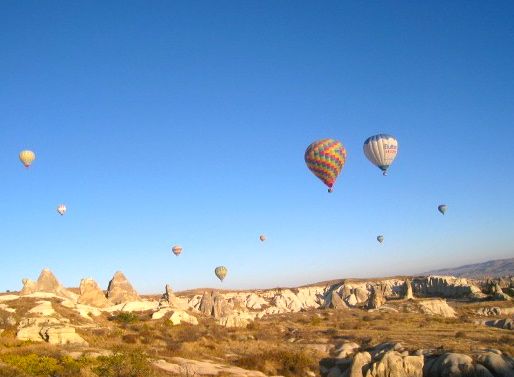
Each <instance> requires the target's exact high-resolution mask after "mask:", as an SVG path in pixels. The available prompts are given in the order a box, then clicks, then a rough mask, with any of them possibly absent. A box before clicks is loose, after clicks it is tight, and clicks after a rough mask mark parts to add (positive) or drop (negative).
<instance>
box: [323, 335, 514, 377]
mask: <svg viewBox="0 0 514 377" xmlns="http://www.w3.org/2000/svg"><path fill="white" fill-rule="evenodd" d="M352 355H353V352H350V353H348V356H349V357H347V358H344V359H341V358H334V357H332V358H327V359H323V360H321V362H320V372H321V376H322V377H343V376H344V377H514V359H513V358H512V357H510V356H508V355H504V354H502V353H501V352H500V351H495V350H486V351H477V352H475V353H474V354H472V355H471V356H470V355H465V354H458V353H443V354H439V353H437V352H435V351H433V350H426V351H424V350H418V351H414V352H409V351H408V350H407V349H405V348H403V347H402V346H401V344H399V343H384V344H380V345H378V346H376V347H374V348H373V349H370V350H369V351H368V352H358V353H355V354H354V355H353V356H352Z"/></svg>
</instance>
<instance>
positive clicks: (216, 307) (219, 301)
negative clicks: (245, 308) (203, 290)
mask: <svg viewBox="0 0 514 377" xmlns="http://www.w3.org/2000/svg"><path fill="white" fill-rule="evenodd" d="M212 302H213V304H212V315H213V316H214V318H221V317H226V316H228V315H230V314H232V311H233V310H232V308H231V307H230V305H229V303H228V302H227V300H225V298H224V297H223V296H222V295H219V294H214V295H213V296H212Z"/></svg>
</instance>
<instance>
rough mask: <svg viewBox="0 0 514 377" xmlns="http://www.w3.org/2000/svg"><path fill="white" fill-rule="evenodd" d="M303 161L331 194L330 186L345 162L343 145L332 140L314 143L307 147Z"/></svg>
mask: <svg viewBox="0 0 514 377" xmlns="http://www.w3.org/2000/svg"><path fill="white" fill-rule="evenodd" d="M304 159H305V163H306V164H307V167H308V168H309V170H310V171H311V172H312V173H313V174H314V175H315V176H316V177H318V178H319V179H320V180H321V181H322V182H323V183H324V184H325V185H327V187H328V188H329V190H328V191H329V192H332V186H334V183H335V182H336V179H337V177H338V176H339V173H341V170H342V169H343V166H344V164H345V162H346V149H345V148H344V146H343V144H342V143H341V142H340V141H337V140H334V139H322V140H318V141H315V142H314V143H312V144H311V145H309V146H308V147H307V150H306V151H305V155H304Z"/></svg>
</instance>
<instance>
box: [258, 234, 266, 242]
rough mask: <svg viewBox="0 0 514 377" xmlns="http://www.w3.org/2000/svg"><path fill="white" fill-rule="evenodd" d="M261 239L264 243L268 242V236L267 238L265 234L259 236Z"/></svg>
mask: <svg viewBox="0 0 514 377" xmlns="http://www.w3.org/2000/svg"><path fill="white" fill-rule="evenodd" d="M259 239H260V240H261V241H262V242H264V241H266V236H265V235H264V234H261V235H260V236H259Z"/></svg>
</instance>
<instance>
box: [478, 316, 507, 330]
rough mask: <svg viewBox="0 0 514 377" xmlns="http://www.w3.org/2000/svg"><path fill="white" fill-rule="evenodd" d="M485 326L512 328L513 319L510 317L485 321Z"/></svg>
mask: <svg viewBox="0 0 514 377" xmlns="http://www.w3.org/2000/svg"><path fill="white" fill-rule="evenodd" d="M485 325H486V326H489V327H496V328H499V329H504V330H514V321H513V320H512V319H510V318H504V319H498V320H493V321H486V322H485Z"/></svg>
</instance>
